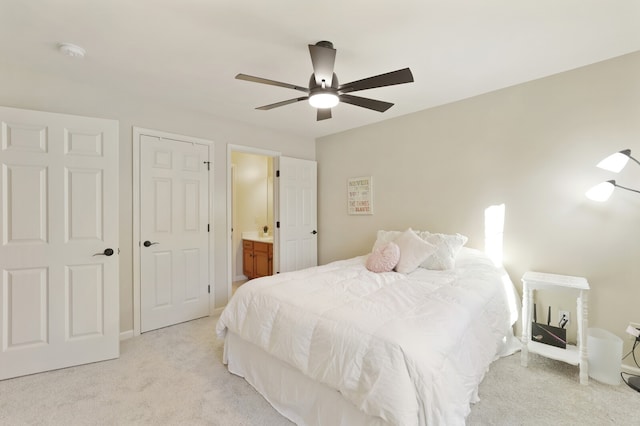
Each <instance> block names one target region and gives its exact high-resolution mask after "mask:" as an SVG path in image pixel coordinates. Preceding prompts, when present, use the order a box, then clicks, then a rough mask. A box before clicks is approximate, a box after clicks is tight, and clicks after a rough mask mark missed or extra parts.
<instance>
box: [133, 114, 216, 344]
mask: <svg viewBox="0 0 640 426" xmlns="http://www.w3.org/2000/svg"><path fill="white" fill-rule="evenodd" d="M141 135H147V136H153V137H157V138H161V139H172V140H178V141H186V142H191V143H197V144H202V145H208V146H209V158H208V160H209V165H210V167H211V169H210V170H211V171H210V172H209V224H210V225H211V230H210V232H209V282H210V285H211V286H212V287H213V288H212V289H211V293H210V294H209V315H211V312H212V311H213V310H214V307H215V293H216V292H215V286H214V285H213V283H214V277H215V275H214V272H215V271H214V266H215V262H214V261H215V257H214V247H215V239H214V235H215V229H213V219H214V217H213V212H214V210H213V207H214V206H213V189H214V169H213V164H214V163H213V151H214V142H213V141H210V140H207V139H201V138H196V137H193V136H185V135H179V134H176V133H168V132H163V131H160V130H153V129H145V128H142V127H136V126H133V230H132V235H131V245H132V248H133V250H132V253H133V330H132V332H133V335H134V336H138V335H140V314H141V312H140V240H139V236H140V136H141Z"/></svg>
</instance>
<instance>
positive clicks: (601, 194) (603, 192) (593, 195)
mask: <svg viewBox="0 0 640 426" xmlns="http://www.w3.org/2000/svg"><path fill="white" fill-rule="evenodd" d="M615 183H616V182H615V181H613V180H608V181H606V182H602V183H599V184H597V185H596V186H594V187H593V188H591V189H589V190H588V191H587V192H586V193H585V195H586V196H587V198H588V199H590V200H593V201H599V202H601V203H602V202H605V201H607V200H608V199H609V197H611V194H612V193H613V190H614V189H615V187H616V185H615Z"/></svg>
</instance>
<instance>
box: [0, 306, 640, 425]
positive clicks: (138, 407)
mask: <svg viewBox="0 0 640 426" xmlns="http://www.w3.org/2000/svg"><path fill="white" fill-rule="evenodd" d="M216 320H217V317H209V318H203V319H200V320H195V321H191V322H188V323H184V324H179V325H176V326H173V327H168V328H164V329H160V330H156V331H153V332H149V333H145V334H143V335H141V336H139V337H135V338H133V339H129V340H125V341H123V342H122V343H121V347H120V352H121V354H120V358H119V359H116V360H112V361H105V362H99V363H95V364H88V365H83V366H78V367H72V368H66V369H62V370H57V371H51V372H47V373H41V374H34V375H31V376H25V377H20V378H16V379H10V380H4V381H0V425H11V426H14V425H15V426H17V425H225V426H235V425H270V426H271V425H273V426H280V425H291V424H292V423H290V422H289V421H287V420H286V419H285V418H283V417H282V416H281V415H280V414H278V413H277V412H276V411H275V410H274V409H273V408H272V407H271V406H270V405H269V404H268V403H267V402H266V401H265V400H264V399H263V398H262V397H261V396H260V395H259V394H258V393H257V392H256V391H255V390H254V389H253V388H252V387H251V386H250V385H249V384H248V383H247V382H245V381H244V379H242V378H240V377H237V376H234V375H233V374H230V373H229V372H228V371H227V369H226V367H225V366H224V365H223V364H222V361H221V360H222V346H223V345H222V342H221V341H218V340H217V339H216V337H215V333H214V328H215V322H216ZM480 398H481V401H480V402H479V403H477V404H474V405H473V406H472V409H471V414H470V415H469V417H468V418H467V424H468V425H640V393H638V392H635V391H633V390H632V389H630V388H628V387H627V386H626V385H624V384H622V385H619V386H610V385H605V384H601V383H598V382H596V381H594V380H590V381H589V385H588V386H581V385H580V384H579V383H578V368H577V367H574V366H571V365H567V364H564V363H561V362H557V361H552V360H548V359H545V358H542V357H539V356H536V355H531V356H530V362H529V367H528V368H524V367H521V366H520V355H519V354H516V355H512V356H510V357H506V358H503V359H500V360H498V361H496V362H495V363H493V364H492V365H491V368H490V370H489V372H488V373H487V375H486V377H485V379H484V381H483V382H482V384H481V385H480Z"/></svg>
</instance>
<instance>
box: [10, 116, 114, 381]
mask: <svg viewBox="0 0 640 426" xmlns="http://www.w3.org/2000/svg"><path fill="white" fill-rule="evenodd" d="M0 124H1V126H2V129H1V132H0V135H1V136H0V139H1V141H0V153H1V155H0V163H1V167H2V171H1V173H0V200H1V203H2V209H1V210H0V222H1V226H0V273H1V274H2V277H1V282H2V286H1V288H0V379H6V378H10V377H17V376H22V375H26V374H32V373H37V372H41V371H46V370H53V369H58V368H63V367H69V366H72V365H78V364H84V363H89V362H95V361H101V360H105V359H111V358H117V357H118V355H119V336H120V330H119V317H120V312H119V310H120V309H119V288H118V285H119V284H118V122H117V121H113V120H103V119H94V118H86V117H76V116H71V115H63V114H52V113H45V112H38V111H27V110H18V109H12V108H3V107H0Z"/></svg>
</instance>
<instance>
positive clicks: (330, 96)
mask: <svg viewBox="0 0 640 426" xmlns="http://www.w3.org/2000/svg"><path fill="white" fill-rule="evenodd" d="M339 102H340V99H338V95H336V94H335V93H327V92H325V93H314V94H313V95H311V96H309V104H310V105H311V106H312V107H314V108H333V107H334V106H336V105H338V103H339Z"/></svg>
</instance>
